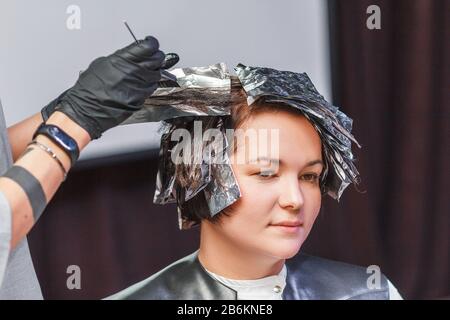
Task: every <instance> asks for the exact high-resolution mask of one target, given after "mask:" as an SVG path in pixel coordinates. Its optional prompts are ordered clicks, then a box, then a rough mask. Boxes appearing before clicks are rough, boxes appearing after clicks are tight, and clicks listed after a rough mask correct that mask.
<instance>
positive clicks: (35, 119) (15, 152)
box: [8, 112, 43, 162]
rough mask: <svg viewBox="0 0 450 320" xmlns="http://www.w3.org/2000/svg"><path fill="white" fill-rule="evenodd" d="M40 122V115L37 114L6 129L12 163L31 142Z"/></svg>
mask: <svg viewBox="0 0 450 320" xmlns="http://www.w3.org/2000/svg"><path fill="white" fill-rule="evenodd" d="M42 121H43V120H42V115H41V113H40V112H39V113H36V114H35V115H32V116H31V117H29V118H27V119H25V120H23V121H21V122H19V123H17V124H15V125H13V126H11V127H9V128H8V138H9V144H10V146H11V150H12V156H13V161H14V162H15V161H17V160H18V159H19V157H20V155H21V154H22V153H23V152H24V151H25V148H26V147H27V144H28V143H29V142H30V141H31V138H32V137H33V134H34V132H35V131H36V129H37V128H38V127H39V125H40V124H41V123H42Z"/></svg>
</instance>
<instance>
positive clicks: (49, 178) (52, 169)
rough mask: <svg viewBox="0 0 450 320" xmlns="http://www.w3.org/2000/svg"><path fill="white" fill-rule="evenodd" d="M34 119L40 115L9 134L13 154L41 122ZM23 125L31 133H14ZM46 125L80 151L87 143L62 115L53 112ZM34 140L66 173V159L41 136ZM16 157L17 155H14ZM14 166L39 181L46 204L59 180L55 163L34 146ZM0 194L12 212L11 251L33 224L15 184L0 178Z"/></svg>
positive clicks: (25, 200)
mask: <svg viewBox="0 0 450 320" xmlns="http://www.w3.org/2000/svg"><path fill="white" fill-rule="evenodd" d="M38 116H39V117H40V115H35V116H33V117H31V118H29V119H27V120H25V121H23V123H22V124H18V125H17V126H18V127H16V128H15V130H17V131H16V132H15V133H14V134H13V138H12V139H11V141H12V142H13V143H14V144H13V146H14V148H15V149H16V152H19V151H17V150H19V149H22V150H24V149H25V147H26V144H27V143H28V142H29V141H31V136H32V134H33V133H34V131H35V129H36V128H35V127H37V125H39V123H40V122H41V121H42V119H40V120H39V121H37V120H38V119H37V118H38ZM27 122H30V126H32V127H34V130H31V129H30V130H29V129H28V128H25V129H24V131H23V133H22V132H21V131H18V128H19V127H20V126H22V125H25V124H26V123H27ZM47 123H48V124H54V125H56V126H58V127H60V128H62V129H63V130H64V131H65V132H66V133H67V134H68V135H70V136H71V137H72V138H73V139H75V141H76V142H77V144H78V147H79V148H80V150H82V149H83V148H84V147H85V146H86V145H87V144H88V143H89V141H90V136H89V134H88V132H87V131H85V130H84V129H83V128H82V127H80V126H79V125H78V124H77V123H75V122H74V121H72V120H71V119H70V118H68V117H67V116H66V115H65V114H63V113H60V112H55V113H54V114H52V115H51V116H50V118H49V119H48V120H47ZM19 132H20V134H19ZM21 134H24V136H21ZM16 139H17V144H16ZM36 140H37V141H39V142H41V143H42V144H44V145H46V146H48V147H49V148H50V149H52V150H53V152H54V153H55V154H56V155H57V157H58V158H59V159H60V160H61V162H62V164H63V166H64V167H65V168H66V170H67V171H68V170H69V169H70V159H69V157H68V156H67V155H66V154H65V153H64V152H63V151H62V150H61V149H60V148H59V147H58V146H57V145H56V144H54V143H53V142H52V141H51V140H49V139H48V138H47V137H45V136H42V135H38V136H37V137H36ZM16 157H19V156H17V154H16ZM14 165H15V166H20V167H23V168H25V169H26V170H27V171H28V172H30V173H31V174H32V175H33V176H34V177H35V178H36V179H37V180H38V181H39V182H40V184H41V186H42V189H43V190H44V193H45V197H46V199H47V202H48V201H49V200H50V199H51V198H52V197H53V195H54V194H55V192H56V190H57V189H58V187H59V186H60V184H61V182H62V181H63V172H62V170H61V168H60V167H59V165H58V164H57V162H56V161H55V160H54V159H52V158H51V157H50V156H49V155H48V154H47V153H46V152H45V151H43V150H41V149H40V148H38V147H36V146H30V147H28V148H27V149H26V150H25V151H24V152H23V154H22V156H20V157H19V159H18V160H17V161H16V162H15V163H14ZM0 192H2V193H3V195H4V196H5V198H6V199H7V200H8V202H9V206H10V210H11V213H12V214H11V217H12V223H11V241H10V244H11V249H12V248H14V247H15V246H16V245H17V243H18V242H19V241H20V240H21V239H22V238H23V237H25V235H26V234H27V233H28V232H29V231H30V229H31V228H32V226H33V224H34V222H35V221H34V217H33V212H32V208H31V205H30V202H29V200H28V197H27V195H26V194H25V192H24V191H23V189H22V188H21V187H20V186H19V185H18V184H17V183H16V182H15V181H13V180H11V179H9V178H4V177H0Z"/></svg>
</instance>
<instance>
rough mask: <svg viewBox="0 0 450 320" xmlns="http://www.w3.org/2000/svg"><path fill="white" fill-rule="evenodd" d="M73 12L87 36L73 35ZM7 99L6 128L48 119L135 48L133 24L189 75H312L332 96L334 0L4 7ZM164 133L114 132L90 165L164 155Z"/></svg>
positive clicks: (1, 30) (7, 1) (141, 128)
mask: <svg viewBox="0 0 450 320" xmlns="http://www.w3.org/2000/svg"><path fill="white" fill-rule="evenodd" d="M70 5H77V6H79V8H80V10H81V29H80V30H69V29H68V28H67V26H66V21H67V19H68V18H69V16H70V14H68V13H66V10H67V8H68V7H69V6H70ZM0 6H1V7H0V43H1V48H2V49H1V51H0V70H1V72H0V97H1V99H2V102H3V107H4V112H5V117H6V122H7V124H8V125H11V124H13V123H15V122H18V121H20V120H22V119H23V118H25V117H28V116H30V115H32V114H34V113H35V112H38V111H39V110H40V109H41V107H42V106H44V105H45V104H47V103H48V102H49V101H51V100H53V99H54V98H55V97H57V96H58V95H59V94H60V93H61V92H62V91H64V90H65V89H67V88H68V87H70V86H72V85H73V83H74V82H75V81H76V79H77V75H78V73H79V71H80V70H83V69H85V68H86V67H87V66H88V64H89V62H90V61H92V60H93V59H94V58H96V57H98V56H101V55H107V54H109V53H111V52H113V51H115V50H116V49H118V48H120V47H123V46H125V45H127V44H129V43H130V42H131V41H132V38H131V36H130V34H129V33H128V31H127V30H126V29H125V27H124V25H123V23H122V20H124V19H125V20H127V21H128V23H129V24H130V26H131V27H132V29H133V31H134V33H135V34H136V36H137V37H138V38H139V37H140V38H143V37H144V36H145V35H148V34H151V35H154V36H155V37H157V38H158V39H159V40H160V45H161V48H162V50H164V51H166V52H170V51H173V52H177V53H178V54H179V55H180V56H181V61H180V63H179V64H178V66H179V67H183V66H203V65H208V64H213V63H216V62H225V63H227V65H228V67H229V68H230V69H232V67H233V66H234V65H236V64H237V63H238V62H242V63H244V64H247V65H260V66H268V67H273V68H278V69H285V70H292V71H299V72H300V71H302V72H303V71H304V72H307V73H308V74H309V76H310V77H311V79H312V80H313V82H314V84H315V85H316V87H317V89H318V90H319V91H320V92H321V93H322V94H323V95H324V96H325V97H326V98H327V99H330V96H331V92H330V91H331V89H330V88H331V83H330V82H331V80H330V66H329V50H328V30H327V18H326V3H325V1H324V0H283V1H273V0H258V1H256V0H246V1H237V0H227V1H207V0H191V1H182V0H175V1H149V0H147V1H143V0H142V1H139V0H135V1H106V0H97V1H82V0H78V1H75V0H74V1H61V0H43V1H25V0H2V2H1V5H0ZM156 128H157V125H156V124H134V125H128V126H123V127H119V128H114V129H112V130H110V131H108V132H107V133H106V134H105V135H104V137H103V138H102V139H101V140H97V141H94V142H93V143H91V144H90V145H89V146H88V147H87V148H86V149H85V151H84V152H83V155H82V158H84V159H86V158H92V157H96V156H103V155H111V154H116V153H123V152H130V151H135V150H139V149H143V148H149V147H156V146H157V145H158V143H159V136H158V134H157V133H156V131H155V129H156Z"/></svg>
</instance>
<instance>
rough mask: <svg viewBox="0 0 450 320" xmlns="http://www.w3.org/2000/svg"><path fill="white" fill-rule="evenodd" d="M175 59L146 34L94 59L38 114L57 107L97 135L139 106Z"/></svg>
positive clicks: (46, 116) (90, 133)
mask: <svg viewBox="0 0 450 320" xmlns="http://www.w3.org/2000/svg"><path fill="white" fill-rule="evenodd" d="M177 61H178V59H173V57H172V58H169V59H167V58H166V60H165V55H164V53H163V52H162V51H160V50H159V43H158V41H157V40H156V39H155V38H153V37H147V38H145V39H144V40H141V41H139V43H133V44H131V45H129V46H127V47H125V48H123V49H120V50H118V51H116V52H115V53H113V54H111V55H109V56H107V57H100V58H98V59H96V60H94V61H93V62H92V63H91V64H90V65H89V68H88V69H87V70H86V71H84V72H82V73H81V75H80V77H79V78H78V81H77V82H76V83H75V85H74V86H73V87H72V88H70V89H68V90H67V91H65V92H64V93H63V94H61V95H60V96H59V97H58V98H57V99H55V100H54V101H52V102H51V103H50V104H49V105H48V106H46V107H45V108H44V109H43V110H42V112H41V113H42V117H43V119H44V120H47V118H48V117H49V115H50V114H51V113H53V112H54V111H60V112H62V113H64V114H65V115H67V116H68V117H69V118H71V119H72V120H73V121H75V122H76V123H77V124H78V125H80V126H81V127H82V128H84V129H85V130H86V131H87V132H88V133H89V135H90V137H91V139H97V138H99V137H100V136H101V135H102V133H103V132H105V131H106V130H108V129H110V128H112V127H114V126H116V125H118V124H120V123H122V122H123V121H124V120H126V119H127V118H128V117H130V116H131V115H132V114H133V113H134V112H135V111H137V110H139V109H140V108H141V107H142V106H143V103H144V101H145V99H146V98H148V97H149V96H150V95H151V94H152V93H153V92H154V91H155V90H156V88H157V84H158V81H159V80H160V78H161V74H160V71H161V68H170V67H172V66H173V65H174V64H175V63H176V62H177Z"/></svg>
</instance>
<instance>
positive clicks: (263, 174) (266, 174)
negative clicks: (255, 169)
mask: <svg viewBox="0 0 450 320" xmlns="http://www.w3.org/2000/svg"><path fill="white" fill-rule="evenodd" d="M257 175H258V177H261V178H266V179H267V178H271V177H274V176H275V172H273V171H260V172H259V173H257Z"/></svg>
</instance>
